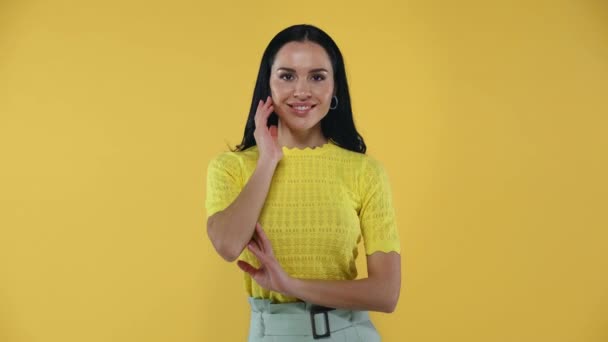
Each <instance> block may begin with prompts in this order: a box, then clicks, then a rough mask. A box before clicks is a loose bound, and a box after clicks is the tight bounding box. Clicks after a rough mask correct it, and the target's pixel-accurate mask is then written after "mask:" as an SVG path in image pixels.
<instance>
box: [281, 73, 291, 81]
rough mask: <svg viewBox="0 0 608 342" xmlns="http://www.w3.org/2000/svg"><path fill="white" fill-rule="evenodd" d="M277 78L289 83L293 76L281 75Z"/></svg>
mask: <svg viewBox="0 0 608 342" xmlns="http://www.w3.org/2000/svg"><path fill="white" fill-rule="evenodd" d="M279 78H280V79H282V80H286V81H290V80H292V79H293V75H292V74H282V75H279Z"/></svg>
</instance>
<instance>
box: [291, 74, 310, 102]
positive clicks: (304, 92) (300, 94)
mask: <svg viewBox="0 0 608 342" xmlns="http://www.w3.org/2000/svg"><path fill="white" fill-rule="evenodd" d="M293 96H294V97H297V98H308V97H310V96H312V94H311V93H310V85H309V84H308V82H307V81H306V80H305V79H304V80H298V81H297V82H296V86H295V89H294V92H293Z"/></svg>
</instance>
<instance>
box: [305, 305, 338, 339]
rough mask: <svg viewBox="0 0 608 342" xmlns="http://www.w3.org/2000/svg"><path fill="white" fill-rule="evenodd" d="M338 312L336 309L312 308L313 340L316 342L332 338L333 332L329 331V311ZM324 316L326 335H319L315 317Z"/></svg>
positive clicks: (314, 306)
mask: <svg viewBox="0 0 608 342" xmlns="http://www.w3.org/2000/svg"><path fill="white" fill-rule="evenodd" d="M332 310H336V309H335V308H328V307H325V306H320V305H313V306H311V307H310V323H311V325H312V338H313V339H315V340H318V339H321V338H326V337H330V336H331V331H330V329H329V317H328V315H327V313H328V312H329V311H332ZM320 313H322V314H323V318H324V319H325V334H317V326H316V323H315V315H316V314H320Z"/></svg>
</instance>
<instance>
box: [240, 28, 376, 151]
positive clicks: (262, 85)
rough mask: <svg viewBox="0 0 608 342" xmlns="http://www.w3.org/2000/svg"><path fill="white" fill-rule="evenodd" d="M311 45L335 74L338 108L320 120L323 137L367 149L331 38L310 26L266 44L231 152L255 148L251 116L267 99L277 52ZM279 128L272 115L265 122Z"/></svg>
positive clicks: (351, 147) (281, 34) (288, 30)
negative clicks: (292, 44)
mask: <svg viewBox="0 0 608 342" xmlns="http://www.w3.org/2000/svg"><path fill="white" fill-rule="evenodd" d="M294 41H296V42H305V41H310V42H314V43H317V44H319V45H320V46H322V47H323V48H324V49H325V51H326V52H327V54H328V55H329V59H330V60H331V64H332V68H333V72H334V92H335V96H336V97H337V98H338V106H337V108H336V109H331V110H330V111H329V112H328V113H327V115H325V117H324V118H323V119H321V131H322V132H323V135H324V136H325V137H326V138H327V139H329V140H331V141H332V142H333V143H335V144H336V145H338V146H340V147H342V148H345V149H348V150H351V151H354V152H359V153H362V154H365V151H366V149H367V147H366V145H365V141H364V140H363V137H362V136H361V135H360V134H359V132H357V129H356V128H355V123H354V121H353V111H352V108H351V104H350V94H349V92H348V82H347V81H346V70H345V67H344V59H343V58H342V53H341V52H340V49H339V48H338V46H337V45H336V43H335V42H334V41H333V39H331V37H330V36H329V35H328V34H327V33H325V32H323V31H322V30H321V29H319V28H317V27H315V26H312V25H294V26H290V27H288V28H286V29H284V30H282V31H281V32H279V33H278V34H277V35H276V36H275V37H274V38H272V40H271V41H270V43H269V44H268V46H267V47H266V50H264V54H263V55H262V61H261V63H260V70H259V72H258V78H257V80H256V82H255V88H254V91H253V98H252V99H251V107H250V109H249V116H248V117H247V123H246V124H245V131H244V134H243V140H242V142H241V144H239V145H237V146H236V148H235V149H234V150H232V151H233V152H237V151H243V150H246V149H248V148H250V147H252V146H254V145H256V142H255V138H254V136H253V132H254V131H255V121H254V116H255V112H256V110H257V106H258V103H259V101H260V100H264V101H265V100H266V98H267V97H268V96H270V94H271V93H270V70H271V68H272V64H273V63H274V59H275V56H276V54H277V52H278V51H279V50H280V49H281V47H283V45H285V44H287V43H289V42H294ZM271 125H275V126H276V125H278V116H277V114H276V113H274V112H273V113H271V114H270V116H269V118H268V127H270V126H271Z"/></svg>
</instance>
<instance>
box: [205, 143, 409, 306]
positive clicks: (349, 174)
mask: <svg viewBox="0 0 608 342" xmlns="http://www.w3.org/2000/svg"><path fill="white" fill-rule="evenodd" d="M257 160H258V147H257V146H253V147H250V148H248V149H247V150H245V151H241V152H223V153H221V154H219V155H218V156H217V157H215V158H214V159H212V160H211V161H210V162H209V165H208V169H207V196H206V200H205V206H206V210H207V217H209V216H211V215H213V214H215V213H216V212H218V211H221V210H224V209H225V208H227V207H228V206H229V205H230V204H231V203H232V202H233V201H234V199H235V198H236V197H237V196H238V194H239V193H240V191H241V190H242V189H243V187H244V186H245V184H247V181H248V180H249V178H250V177H251V175H252V174H253V171H254V170H255V167H256V164H257ZM258 221H259V222H260V224H261V225H262V228H263V229H264V232H266V235H267V236H268V238H269V239H270V241H271V243H272V248H273V250H274V254H275V256H276V258H277V260H278V261H279V263H280V264H281V266H282V267H283V269H284V270H285V271H286V272H287V273H288V274H289V275H291V276H293V277H295V278H300V279H323V280H352V279H355V278H356V277H357V269H356V264H355V258H356V257H357V244H358V243H359V242H360V241H361V238H363V242H364V247H365V253H366V254H367V255H369V254H372V253H373V252H375V251H383V252H389V251H397V252H398V253H400V252H401V250H400V244H399V234H398V231H397V226H396V221H395V210H394V207H393V202H392V195H391V189H390V185H389V180H388V177H387V174H386V172H385V170H384V168H383V166H382V165H381V164H380V163H379V162H378V161H377V160H375V159H373V158H372V157H370V156H369V155H364V154H361V153H357V152H353V151H350V150H347V149H344V148H342V147H339V146H338V145H336V144H334V143H333V142H331V141H330V142H328V143H326V144H325V145H322V146H319V147H316V148H314V149H311V148H305V149H298V148H295V147H294V148H291V149H289V148H287V147H283V158H282V159H281V161H280V162H279V164H278V165H277V167H276V169H275V173H274V175H273V178H272V182H271V185H270V189H269V192H268V196H267V197H266V201H265V203H264V207H263V208H262V212H261V213H260V218H259V220H258ZM239 260H244V261H246V262H248V263H250V264H251V265H253V266H254V267H259V266H260V263H259V262H258V260H257V259H256V257H255V256H254V255H253V254H252V253H251V252H250V251H249V250H247V249H244V250H243V252H242V253H241V255H240V256H239ZM243 273H244V275H245V289H246V290H247V293H248V294H249V296H252V297H255V298H264V299H270V300H272V301H273V302H275V303H286V302H293V301H297V300H298V299H297V298H293V297H288V296H284V295H282V294H280V293H277V292H273V291H268V290H266V289H264V288H262V287H260V286H259V285H258V284H257V283H256V282H255V281H254V280H252V278H251V277H250V276H249V275H248V274H247V273H246V272H243Z"/></svg>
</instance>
